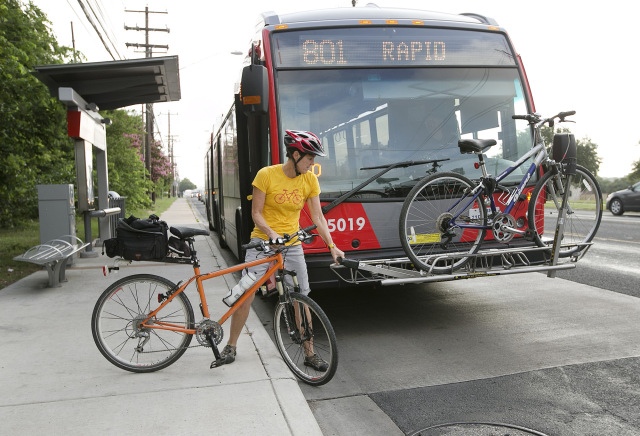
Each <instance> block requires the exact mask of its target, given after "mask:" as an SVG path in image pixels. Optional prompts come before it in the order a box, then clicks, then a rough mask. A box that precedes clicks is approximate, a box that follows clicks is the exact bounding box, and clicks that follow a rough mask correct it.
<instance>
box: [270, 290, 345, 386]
mask: <svg viewBox="0 0 640 436" xmlns="http://www.w3.org/2000/svg"><path fill="white" fill-rule="evenodd" d="M273 330H274V334H275V343H276V347H277V348H278V351H279V352H280V355H281V356H282V359H283V360H284V363H286V365H287V366H288V367H289V369H290V370H291V371H292V372H293V373H294V374H295V376H296V377H298V378H299V379H300V380H302V381H303V382H304V383H306V384H309V385H312V386H320V385H323V384H325V383H327V382H328V381H329V380H331V379H332V378H333V376H334V375H335V373H336V370H337V368H338V347H337V342H336V334H335V332H334V331H333V327H332V326H331V323H330V322H329V318H327V315H326V314H325V313H324V311H323V310H322V309H321V308H320V306H319V305H318V303H316V302H315V301H313V300H312V299H311V298H309V297H307V296H306V295H303V294H300V293H293V292H292V293H289V294H288V295H287V297H286V301H285V302H282V301H280V302H279V303H278V305H277V306H276V309H275V313H274V316H273ZM312 352H313V353H315V354H317V355H318V356H319V357H320V358H322V360H324V361H325V362H326V363H327V368H326V369H325V370H318V369H315V368H314V367H312V366H309V365H307V364H305V356H307V355H308V354H311V353H312Z"/></svg>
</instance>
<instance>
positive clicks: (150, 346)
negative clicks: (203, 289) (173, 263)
mask: <svg viewBox="0 0 640 436" xmlns="http://www.w3.org/2000/svg"><path fill="white" fill-rule="evenodd" d="M175 288H176V285H175V284H173V283H172V282H171V281H169V280H167V279H165V278H163V277H160V276H155V275H151V274H136V275H132V276H129V277H124V278H122V279H120V280H118V281H117V282H115V283H113V284H112V285H111V286H109V287H108V288H107V289H106V290H105V291H104V292H103V293H102V295H100V298H98V301H97V302H96V305H95V307H94V309H93V314H92V315H91V331H92V333H93V340H94V341H95V343H96V346H97V347H98V349H99V350H100V352H101V353H102V355H103V356H104V357H105V358H106V359H107V360H108V361H109V362H111V363H112V364H114V365H115V366H117V367H118V368H122V369H126V370H127V371H131V372H152V371H157V370H159V369H162V368H166V367H167V366H169V365H171V364H172V363H174V362H175V361H176V360H178V359H179V358H180V356H182V355H183V354H184V352H185V351H186V350H187V347H188V346H189V344H190V343H191V339H192V337H193V335H192V334H188V333H184V332H180V331H176V330H175V329H189V328H193V325H194V315H193V308H192V307H191V303H190V302H189V299H188V298H187V296H186V295H185V294H184V293H180V294H178V295H177V296H175V298H174V299H173V300H172V301H171V302H170V303H169V304H167V305H166V306H165V307H164V308H163V309H162V310H161V311H160V312H158V314H157V315H156V317H154V318H153V319H152V320H151V321H150V322H148V324H160V323H162V324H165V325H170V326H171V327H173V328H174V330H162V329H159V328H150V327H143V326H141V323H142V321H144V320H145V319H146V318H147V316H148V315H147V314H149V313H150V312H151V311H153V310H154V309H155V308H157V307H158V306H159V305H160V303H158V300H159V298H158V296H159V295H160V294H163V295H166V293H167V291H169V290H172V289H175ZM160 299H162V297H161V298H160Z"/></svg>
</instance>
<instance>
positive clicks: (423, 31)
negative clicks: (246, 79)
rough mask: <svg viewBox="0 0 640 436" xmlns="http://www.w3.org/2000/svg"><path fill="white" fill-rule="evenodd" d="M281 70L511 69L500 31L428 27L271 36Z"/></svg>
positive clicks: (276, 59) (508, 50) (349, 29)
mask: <svg viewBox="0 0 640 436" xmlns="http://www.w3.org/2000/svg"><path fill="white" fill-rule="evenodd" d="M273 39H274V44H273V47H274V60H275V65H276V67H279V68H327V67H328V68H336V67H363V66H370V67H383V66H447V65H469V66H477V65H515V60H514V59H513V57H512V56H510V55H509V54H510V53H511V50H510V48H509V46H508V44H507V41H506V38H505V36H504V35H503V34H501V33H495V32H480V31H472V30H462V29H457V30H452V29H427V28H387V27H385V28H346V29H345V28H340V29H323V30H313V31H287V32H277V33H274V34H273Z"/></svg>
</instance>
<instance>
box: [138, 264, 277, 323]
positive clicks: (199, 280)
mask: <svg viewBox="0 0 640 436" xmlns="http://www.w3.org/2000/svg"><path fill="white" fill-rule="evenodd" d="M265 263H273V265H272V266H271V267H269V268H268V269H267V271H266V272H265V273H264V274H263V275H262V277H260V278H258V280H256V281H255V283H254V284H253V285H252V286H251V288H249V289H247V291H246V292H245V293H244V294H243V295H242V296H241V297H240V298H239V299H238V301H236V302H235V303H234V305H233V306H231V307H230V308H229V310H227V311H226V312H225V313H224V314H223V315H222V317H221V318H220V319H219V320H218V324H220V325H222V324H223V323H224V322H225V321H226V320H227V319H229V317H231V315H233V314H234V313H235V312H236V310H238V308H240V306H242V305H243V304H244V302H245V301H246V300H247V299H248V298H249V297H250V296H251V295H253V294H254V293H255V292H256V291H257V290H258V288H259V287H260V286H262V285H263V284H265V283H266V282H267V281H268V280H269V277H271V275H272V274H274V273H276V272H277V271H278V270H281V269H284V256H283V255H282V252H280V251H276V253H275V254H273V255H270V256H266V257H264V258H261V259H256V260H252V261H250V262H245V263H242V264H239V265H234V266H230V267H227V268H224V269H220V270H217V271H212V272H209V273H205V274H201V273H200V264H199V262H197V261H196V262H195V263H194V264H193V271H194V275H193V276H192V277H190V278H189V279H188V280H187V281H186V282H185V283H183V284H182V285H180V286H179V287H178V288H177V289H176V290H175V291H173V292H171V294H170V295H167V296H166V298H165V300H164V301H163V302H162V303H161V304H160V305H159V306H158V307H157V308H156V309H155V310H154V311H153V312H151V313H149V315H148V316H147V317H146V318H145V319H144V320H143V321H142V323H141V324H140V325H141V327H144V328H149V329H161V330H170V331H175V332H180V333H187V334H195V333H196V329H195V328H188V329H186V328H184V327H181V326H178V325H175V324H172V323H170V322H166V321H160V320H157V319H155V317H156V315H157V314H158V312H160V311H161V310H162V309H163V308H164V307H165V306H166V305H167V304H169V303H170V302H171V301H172V300H173V299H174V298H175V297H176V296H177V295H178V294H180V293H182V292H184V291H185V290H186V289H187V287H188V286H189V285H190V284H191V283H193V282H194V281H195V282H196V288H197V290H198V296H199V297H200V303H201V304H200V309H201V310H202V316H203V317H204V318H206V319H209V318H210V313H209V306H208V305H207V296H206V295H205V292H204V286H203V282H204V281H206V280H209V279H213V278H216V277H220V276H223V275H225V274H230V273H234V272H237V271H242V270H243V269H245V268H249V267H252V266H256V265H262V264H265Z"/></svg>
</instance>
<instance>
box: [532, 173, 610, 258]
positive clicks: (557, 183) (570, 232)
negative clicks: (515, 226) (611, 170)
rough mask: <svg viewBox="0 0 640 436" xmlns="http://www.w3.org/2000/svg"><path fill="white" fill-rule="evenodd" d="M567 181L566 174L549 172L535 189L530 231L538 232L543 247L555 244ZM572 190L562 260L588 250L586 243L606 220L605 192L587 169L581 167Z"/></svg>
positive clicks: (535, 238)
mask: <svg viewBox="0 0 640 436" xmlns="http://www.w3.org/2000/svg"><path fill="white" fill-rule="evenodd" d="M566 180H567V177H566V176H565V175H563V174H554V172H552V171H549V172H547V173H546V174H545V175H544V176H542V178H541V179H540V181H539V182H538V183H537V184H536V186H535V188H534V189H533V192H532V194H531V199H530V201H529V228H531V229H535V230H536V232H535V236H534V241H535V242H536V244H537V245H538V246H539V247H546V246H549V245H550V244H553V240H554V237H555V230H556V227H557V225H558V216H559V212H560V209H561V207H562V196H563V195H564V189H565V185H566ZM570 189H571V192H570V194H569V199H568V201H567V212H566V214H565V220H564V223H565V224H564V234H563V238H562V242H561V244H562V245H561V247H560V251H559V253H558V255H559V257H568V256H574V255H576V254H579V253H580V252H581V251H582V250H584V249H585V248H587V246H588V245H585V244H588V243H589V242H591V241H592V240H593V238H594V236H595V235H596V232H597V231H598V228H599V227H600V221H601V220H602V191H601V190H600V185H599V184H598V182H597V181H596V178H595V177H593V175H592V174H591V173H590V172H589V171H588V170H587V169H586V168H584V167H582V166H580V165H577V167H576V174H575V175H574V176H572V177H571V188H570ZM581 244H582V245H581Z"/></svg>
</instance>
